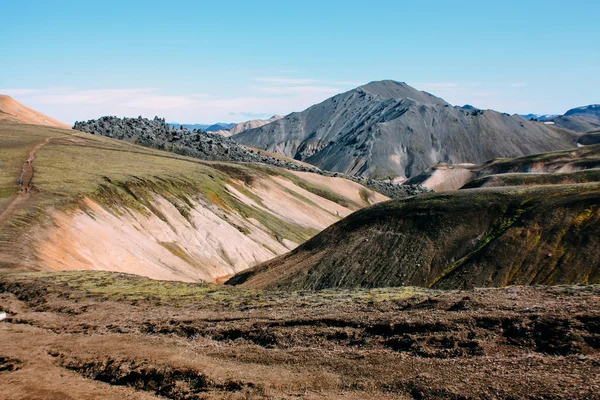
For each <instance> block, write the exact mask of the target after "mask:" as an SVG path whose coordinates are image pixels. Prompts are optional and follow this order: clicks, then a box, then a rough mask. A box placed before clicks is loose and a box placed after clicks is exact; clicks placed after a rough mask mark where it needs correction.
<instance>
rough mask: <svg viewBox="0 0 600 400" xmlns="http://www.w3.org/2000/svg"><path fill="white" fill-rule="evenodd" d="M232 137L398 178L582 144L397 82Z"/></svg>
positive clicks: (336, 167)
mask: <svg viewBox="0 0 600 400" xmlns="http://www.w3.org/2000/svg"><path fill="white" fill-rule="evenodd" d="M394 96H405V97H401V98H398V97H394ZM232 138H233V139H234V140H236V141H238V142H239V143H241V144H244V145H246V146H251V147H255V148H259V149H263V150H267V151H269V152H274V153H280V154H283V155H286V156H287V157H290V158H295V159H298V160H301V161H303V162H307V163H309V164H313V165H315V166H317V167H319V168H321V169H326V170H330V171H336V172H342V173H345V174H348V175H355V176H368V177H374V178H378V179H386V178H391V179H397V180H404V179H406V178H409V177H411V176H414V175H417V174H419V173H421V172H422V171H423V170H425V169H426V168H428V167H429V166H431V165H434V164H437V163H439V162H451V163H460V162H474V163H482V162H484V161H487V160H489V159H491V158H495V157H518V156H523V155H527V154H532V153H538V152H543V151H552V150H560V149H565V148H570V147H574V146H575V144H576V142H577V135H576V134H575V133H572V132H567V131H564V130H560V129H556V128H554V127H549V126H545V125H542V124H538V123H535V122H533V121H527V120H525V119H523V118H520V117H513V116H510V115H508V114H504V113H498V112H496V111H492V110H469V109H464V108H462V107H453V106H451V105H450V104H448V103H447V102H445V101H444V100H443V99H440V98H438V97H435V96H433V95H431V94H429V93H426V92H420V91H418V90H416V89H414V88H412V87H410V86H408V85H407V84H405V83H402V82H396V81H390V80H387V81H379V82H371V83H368V84H366V85H363V86H359V87H358V88H356V89H352V90H350V91H347V92H344V93H341V94H338V95H336V96H333V97H331V98H329V99H327V100H325V101H323V102H321V103H319V104H316V105H314V106H312V107H309V108H308V109H306V110H304V111H302V112H294V113H291V114H289V115H288V116H286V117H284V118H282V119H280V120H278V121H275V122H272V123H270V124H267V125H264V126H262V127H259V128H256V129H251V130H248V131H244V132H242V133H240V134H238V135H234V136H232Z"/></svg>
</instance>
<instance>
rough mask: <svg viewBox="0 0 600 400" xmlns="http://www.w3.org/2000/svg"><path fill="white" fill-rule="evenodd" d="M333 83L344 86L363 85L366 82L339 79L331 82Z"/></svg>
mask: <svg viewBox="0 0 600 400" xmlns="http://www.w3.org/2000/svg"><path fill="white" fill-rule="evenodd" d="M331 83H332V84H333V85H343V86H356V87H358V86H362V85H364V84H365V82H355V81H338V82H331Z"/></svg>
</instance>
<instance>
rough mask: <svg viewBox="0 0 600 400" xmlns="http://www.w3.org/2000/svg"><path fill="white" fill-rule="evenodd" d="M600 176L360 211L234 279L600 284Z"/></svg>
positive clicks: (321, 283)
mask: <svg viewBox="0 0 600 400" xmlns="http://www.w3.org/2000/svg"><path fill="white" fill-rule="evenodd" d="M598 238H600V183H584V184H575V185H549V186H527V187H510V188H492V189H472V190H459V191H454V192H448V193H446V194H435V195H424V196H420V197H419V198H411V199H407V200H403V201H390V202H386V203H382V204H378V205H375V206H373V207H370V208H367V209H364V210H361V211H359V212H356V213H354V214H353V215H351V216H349V217H348V218H346V219H344V220H343V221H340V222H339V223H337V224H335V225H333V226H331V227H330V228H328V229H326V230H325V231H324V232H322V233H321V234H319V235H317V236H316V237H314V238H313V239H311V240H310V241H308V242H307V243H305V244H304V245H302V246H300V247H299V248H297V249H296V250H294V251H293V252H291V253H289V254H286V255H284V256H282V257H279V258H277V259H275V260H272V261H269V262H266V263H264V264H262V265H260V266H257V267H255V268H253V269H251V270H249V271H245V272H243V273H241V274H239V275H237V276H236V277H234V278H232V280H231V281H230V283H232V284H242V286H244V287H258V288H265V287H269V288H270V287H277V288H285V289H323V288H331V287H344V288H352V287H388V286H406V285H412V286H423V287H433V288H452V289H456V288H471V287H482V286H506V285H532V284H549V285H554V284H560V283H579V282H600V252H599V251H598V248H599V246H598V244H599V243H598Z"/></svg>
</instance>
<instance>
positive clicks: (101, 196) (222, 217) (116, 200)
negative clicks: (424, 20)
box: [0, 122, 386, 280]
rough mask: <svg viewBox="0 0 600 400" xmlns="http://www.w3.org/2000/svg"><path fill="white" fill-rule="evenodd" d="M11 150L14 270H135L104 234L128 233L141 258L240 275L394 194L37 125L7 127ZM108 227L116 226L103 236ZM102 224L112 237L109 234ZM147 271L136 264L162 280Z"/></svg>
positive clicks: (8, 248) (2, 191)
mask: <svg viewBox="0 0 600 400" xmlns="http://www.w3.org/2000/svg"><path fill="white" fill-rule="evenodd" d="M0 148H2V151H1V152H0V165H1V168H0V215H2V217H0V227H1V230H0V245H1V246H2V248H1V250H2V251H1V252H0V253H1V254H2V258H1V259H0V262H3V263H4V264H3V265H4V266H5V268H15V267H26V268H34V269H40V268H41V269H44V268H48V265H51V266H52V267H51V268H53V269H71V268H75V267H76V268H82V267H85V268H91V269H98V268H107V269H110V270H119V271H125V272H126V271H127V268H128V265H129V264H130V263H132V264H136V263H135V262H132V261H131V260H130V261H125V259H122V258H115V259H114V260H112V261H111V254H110V252H109V251H107V250H106V249H102V247H101V246H100V245H101V243H102V241H103V240H104V241H105V243H106V245H107V246H109V247H110V243H111V242H110V241H108V240H116V238H115V235H116V236H118V235H123V236H122V237H121V239H120V242H123V241H132V242H131V243H123V244H119V243H118V242H117V243H116V244H115V245H122V246H124V247H127V246H128V247H135V246H138V245H139V244H138V243H137V241H138V240H141V239H144V240H145V239H146V238H148V243H146V244H144V245H143V246H142V247H141V248H140V249H139V250H136V251H137V253H135V254H133V253H132V254H131V257H133V258H134V261H135V260H137V259H138V258H140V257H141V259H139V260H138V261H139V263H138V264H140V265H142V264H143V262H142V261H144V254H143V253H148V252H150V253H152V251H156V254H155V259H153V260H154V262H155V264H156V268H158V269H160V268H163V267H164V268H165V269H167V270H168V269H169V268H171V269H172V268H175V270H178V271H179V270H181V268H184V269H186V271H188V267H189V271H188V272H186V273H185V274H184V275H183V276H179V277H178V276H171V275H168V276H167V278H169V279H171V278H173V279H178V278H181V277H183V278H185V279H183V280H197V279H198V277H199V276H200V278H202V277H203V276H205V275H202V274H200V275H199V276H196V275H194V274H193V271H194V270H203V269H206V268H208V269H209V270H210V273H208V275H209V276H211V277H213V278H214V276H216V275H218V274H219V273H220V272H219V265H222V264H223V265H224V266H225V267H227V268H229V269H231V268H233V271H236V270H239V269H240V268H242V269H243V268H245V267H247V266H249V265H252V264H254V263H256V262H258V261H261V260H265V259H268V258H270V257H272V256H274V255H276V254H281V253H282V252H285V251H287V250H289V249H291V248H293V247H295V245H297V244H299V243H302V242H304V241H305V240H307V239H309V238H310V237H312V236H313V235H314V234H316V233H317V232H318V231H320V230H321V229H323V228H324V227H326V226H327V225H328V224H330V223H333V222H335V221H337V220H339V219H340V218H342V217H343V216H345V215H348V214H349V213H351V212H352V211H354V210H357V209H359V208H361V207H364V206H366V205H369V204H370V203H371V202H377V201H381V200H385V199H386V198H385V197H384V196H381V195H379V194H377V193H374V192H372V191H367V192H368V193H369V197H368V199H369V201H365V200H363V197H364V196H363V195H362V194H361V193H362V191H363V190H364V188H363V187H362V186H360V185H358V184H356V183H353V182H352V183H351V184H352V185H354V186H353V188H354V192H355V193H350V194H348V192H345V195H342V194H339V193H337V192H336V189H335V188H336V185H338V181H339V178H328V179H330V182H329V185H327V186H328V187H326V186H320V185H315V184H314V183H311V182H309V181H305V180H303V179H301V178H299V177H297V176H295V175H292V174H290V173H289V172H287V171H285V170H282V169H279V168H276V167H269V166H264V165H260V164H229V163H222V162H204V161H199V160H197V159H193V158H189V157H184V156H179V155H176V154H172V153H167V152H163V151H159V150H153V149H149V148H145V147H139V146H135V145H132V144H129V143H127V142H124V141H118V140H113V139H109V138H105V137H101V136H94V135H90V134H86V133H82V132H77V131H72V130H65V129H57V128H49V127H43V126H36V125H24V124H13V123H6V122H3V123H0ZM34 148H36V151H34V153H35V154H34V158H32V162H31V164H32V165H33V188H32V190H31V192H30V193H19V187H18V186H17V185H16V182H17V180H18V179H19V175H20V173H21V169H22V168H23V165H24V164H23V163H24V161H25V160H26V159H27V158H28V157H29V156H30V155H31V153H32V149H34ZM346 196H350V197H352V198H348V197H346ZM107 225H110V226H111V229H112V230H111V231H106V232H104V230H105V229H106V226H107ZM83 226H85V227H86V229H83ZM209 227H210V228H209ZM126 228H127V229H126ZM100 230H101V231H102V232H104V234H105V235H106V238H104V239H103V238H102V236H98V235H99V234H98V232H99V231H100ZM165 232H167V233H168V235H167V234H166V233H165ZM199 232H201V233H202V236H199ZM140 234H141V235H142V236H141V237H140V236H139V235H140ZM94 235H96V236H94ZM165 235H166V236H165ZM182 235H183V237H182ZM216 235H218V236H216ZM69 238H71V239H69ZM136 238H137V239H136ZM229 239H230V241H231V246H233V247H234V248H233V249H232V248H230V247H228V245H229V244H228V243H227V241H228V240H229ZM180 240H181V243H178V242H179V241H180ZM67 245H68V248H67ZM82 246H83V247H84V248H83V249H82V248H81V247H82ZM140 246H141V245H140ZM144 246H149V247H144ZM62 247H65V248H62ZM109 250H111V249H109ZM125 250H127V249H125ZM132 251H133V250H132ZM85 252H87V253H85ZM42 253H43V254H42ZM96 256H97V257H96ZM65 257H66V258H67V259H73V260H74V261H73V262H74V263H75V264H73V263H69V262H67V261H64V260H65ZM104 257H106V258H107V260H102V258H104ZM115 257H121V256H118V255H115ZM136 257H137V258H136ZM94 258H95V259H94ZM169 260H171V261H169ZM173 260H174V261H173ZM90 263H91V264H90ZM96 263H103V265H99V264H96ZM107 263H108V264H107ZM173 263H175V264H177V265H179V267H178V266H177V265H174V264H173ZM161 266H162V267H161ZM209 267H210V268H209ZM140 268H142V270H136V271H134V272H136V273H141V274H142V275H148V276H152V273H144V272H145V271H144V270H143V268H144V267H143V266H140ZM227 268H225V270H226V269H227ZM146 272H147V271H146ZM229 273H231V272H229ZM190 274H192V275H190ZM223 275H227V273H223ZM159 277H163V278H164V277H165V276H162V275H159Z"/></svg>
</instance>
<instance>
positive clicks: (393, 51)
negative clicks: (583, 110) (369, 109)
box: [0, 0, 600, 123]
mask: <svg viewBox="0 0 600 400" xmlns="http://www.w3.org/2000/svg"><path fill="white" fill-rule="evenodd" d="M154 3H159V4H154ZM290 3H291V2H286V1H260V0H258V1H252V2H249V1H243V2H241V1H220V2H216V1H211V2H204V1H175V0H173V1H168V2H166V1H165V2H150V1H143V2H142V1H119V2H117V1H110V0H109V1H102V2H100V1H97V2H91V1H90V2H87V1H50V0H47V1H27V2H25V1H20V2H15V1H13V2H8V1H7V2H4V3H3V4H2V7H1V9H2V16H1V17H0V21H1V22H0V47H1V48H2V62H1V63H0V93H5V94H9V95H12V96H13V97H15V98H16V99H17V100H19V101H21V102H23V103H25V104H26V105H28V106H30V107H33V108H35V109H38V110H40V111H42V112H45V113H47V114H49V115H51V116H53V117H55V118H58V119H62V120H64V121H65V122H69V123H71V122H73V121H75V120H81V119H89V118H96V117H99V116H101V115H107V114H110V115H118V116H137V115H140V114H141V115H144V116H148V117H153V116H154V115H159V116H164V117H166V118H167V119H168V120H171V121H179V122H185V123H193V122H216V121H225V122H228V121H233V122H237V121H243V120H247V119H252V118H256V117H269V116H271V115H273V114H287V113H289V112H292V111H301V110H303V109H304V108H306V107H308V106H310V105H312V104H314V103H317V102H319V101H322V100H324V99H326V98H327V97H330V96H331V95H333V94H335V93H338V92H341V91H345V90H349V89H352V88H354V87H356V86H358V85H360V84H363V83H367V82H369V81H373V80H380V79H394V80H398V81H404V82H407V83H409V84H411V85H413V86H415V87H416V88H418V89H421V90H426V91H429V92H431V93H433V94H435V95H438V96H440V97H443V98H444V99H445V100H447V101H449V102H450V103H453V104H458V105H463V104H465V103H470V104H473V105H475V106H477V107H480V108H493V109H497V110H500V111H505V112H510V113H516V112H519V113H529V112H534V113H563V112H564V111H566V110H567V109H569V108H572V107H576V106H580V105H585V104H591V103H600V45H599V44H598V39H599V38H600V24H599V23H598V20H597V18H598V15H600V1H597V0H587V1H578V2H571V3H566V2H564V1H553V0H550V1H527V0H521V1H501V2H500V1H480V2H477V3H469V2H451V1H435V0H430V1H416V0H413V1H411V0H408V1H399V0H396V1H385V0H384V1H371V2H365V1H357V2H354V1H326V0H321V1H312V0H305V1H301V2H294V3H293V4H290Z"/></svg>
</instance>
